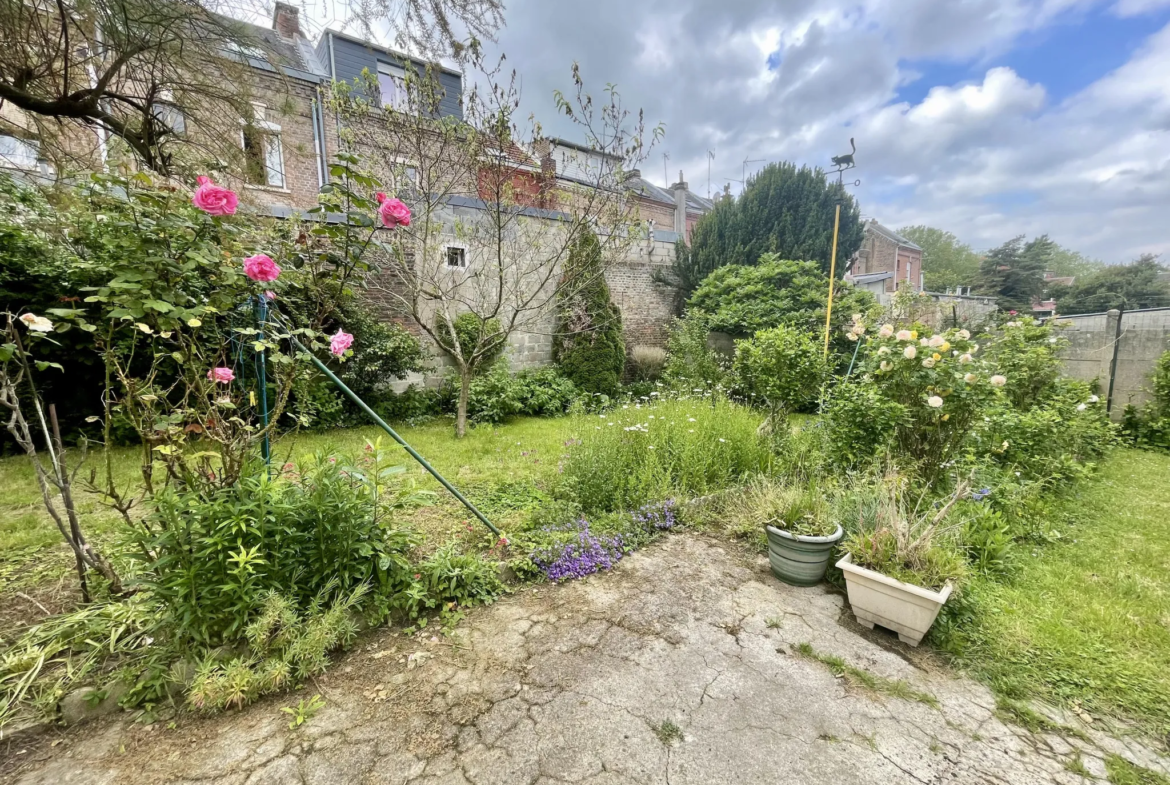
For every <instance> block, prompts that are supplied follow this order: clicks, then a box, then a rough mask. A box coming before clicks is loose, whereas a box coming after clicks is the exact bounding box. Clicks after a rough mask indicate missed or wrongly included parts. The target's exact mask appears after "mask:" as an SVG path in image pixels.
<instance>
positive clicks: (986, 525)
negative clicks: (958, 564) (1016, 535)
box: [955, 500, 1015, 575]
mask: <svg viewBox="0 0 1170 785" xmlns="http://www.w3.org/2000/svg"><path fill="white" fill-rule="evenodd" d="M955 514H956V516H957V517H959V518H962V519H963V524H962V529H961V530H960V534H959V542H960V543H961V544H962V547H963V549H964V550H965V551H966V552H967V562H968V563H969V564H970V565H971V566H972V567H973V568H974V569H975V570H977V571H978V572H981V573H983V574H985V575H1001V574H1003V573H1005V572H1007V569H1008V564H1009V559H1010V558H1011V553H1012V549H1013V547H1014V546H1015V541H1014V539H1013V537H1012V531H1011V525H1010V524H1009V523H1008V522H1007V520H1005V518H1004V515H1003V513H1001V512H999V511H998V510H995V509H993V508H992V506H991V505H990V504H987V503H983V502H977V501H970V500H964V501H961V502H959V503H958V504H956V505H955Z"/></svg>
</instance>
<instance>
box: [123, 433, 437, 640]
mask: <svg viewBox="0 0 1170 785" xmlns="http://www.w3.org/2000/svg"><path fill="white" fill-rule="evenodd" d="M395 471H401V469H400V468H399V467H388V466H387V465H386V463H385V458H384V456H382V455H381V452H380V450H378V449H373V450H371V451H369V452H367V454H366V455H365V456H364V457H363V459H362V460H361V461H359V462H357V463H356V464H347V463H343V462H341V461H339V460H337V459H336V458H333V457H325V456H317V457H316V458H314V459H313V460H311V461H310V462H309V463H308V464H307V465H305V466H302V467H300V471H299V473H298V472H296V471H292V470H291V467H290V471H288V472H286V473H284V474H281V475H278V476H276V477H273V478H269V476H268V473H267V472H266V471H264V470H263V468H262V467H253V470H252V471H247V472H244V474H243V476H242V477H241V479H240V481H239V482H238V483H237V484H236V485H235V486H232V487H226V488H220V489H217V490H213V491H207V492H202V493H199V492H193V491H186V492H184V491H179V490H175V489H173V488H170V489H166V490H164V491H163V492H161V493H160V494H159V495H158V497H157V498H156V509H155V510H154V512H153V513H151V515H149V516H148V518H147V521H146V523H147V526H148V528H149V533H143V534H142V535H141V536H140V545H141V546H142V550H143V553H144V554H149V555H150V558H149V560H148V562H147V564H146V575H145V577H144V582H145V583H146V584H147V585H148V586H149V587H150V588H151V589H152V590H153V593H154V595H155V596H156V597H157V598H158V600H159V601H160V602H161V603H162V605H163V606H164V607H165V608H166V611H167V615H168V620H169V623H170V624H171V625H172V626H173V631H174V635H175V636H176V639H178V640H181V641H187V642H191V643H195V644H203V645H209V646H214V645H219V644H221V643H230V642H234V641H238V640H240V639H241V637H242V636H243V634H244V630H245V628H246V626H247V624H248V622H249V621H250V619H251V616H252V613H253V612H254V611H255V610H256V609H257V608H258V607H259V605H260V603H261V602H262V599H263V598H264V597H266V596H268V595H269V594H270V593H272V592H276V593H277V594H280V595H281V596H284V597H287V598H289V600H290V601H292V602H293V603H295V605H296V607H297V608H298V609H300V610H303V609H307V608H309V607H311V606H313V605H314V604H316V606H321V605H322V604H329V603H331V602H333V601H334V600H336V599H337V598H338V597H344V596H348V595H349V594H351V593H352V592H354V591H356V590H357V589H358V588H359V587H362V586H368V587H369V588H370V589H371V590H372V593H373V595H375V596H377V597H379V598H380V599H381V600H382V601H383V602H384V603H385V607H386V608H387V609H389V608H390V607H393V606H394V603H395V601H396V599H397V597H398V595H399V594H400V593H401V592H403V591H405V589H406V588H407V586H408V585H409V584H410V575H411V568H410V563H409V561H408V560H407V554H408V553H409V551H410V549H411V548H413V547H414V545H415V539H414V536H413V535H412V534H411V532H410V531H409V530H407V529H404V528H399V527H395V526H394V525H392V523H391V520H390V518H389V513H390V512H391V511H392V510H393V508H394V507H396V506H401V505H402V504H405V503H409V502H410V501H413V500H414V498H415V497H414V496H413V495H411V494H409V492H408V491H406V490H396V489H395V488H394V487H392V486H388V485H387V483H388V482H389V480H390V478H391V476H392V475H393V474H394V473H395Z"/></svg>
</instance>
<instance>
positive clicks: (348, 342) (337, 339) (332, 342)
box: [329, 330, 353, 357]
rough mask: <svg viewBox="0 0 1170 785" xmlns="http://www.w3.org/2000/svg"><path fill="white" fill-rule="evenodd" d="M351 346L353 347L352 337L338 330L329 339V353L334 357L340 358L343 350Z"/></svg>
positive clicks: (343, 352)
mask: <svg viewBox="0 0 1170 785" xmlns="http://www.w3.org/2000/svg"><path fill="white" fill-rule="evenodd" d="M351 346H353V336H352V335H350V334H349V333H344V332H342V331H341V330H338V331H337V332H336V333H334V334H333V337H332V338H330V339H329V351H330V352H332V353H333V356H334V357H340V356H341V355H343V354H345V350H346V349H348V348H349V347H351Z"/></svg>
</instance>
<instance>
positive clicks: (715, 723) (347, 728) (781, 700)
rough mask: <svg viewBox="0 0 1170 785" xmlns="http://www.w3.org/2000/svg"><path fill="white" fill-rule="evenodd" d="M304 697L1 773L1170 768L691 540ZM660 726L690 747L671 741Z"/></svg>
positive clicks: (158, 779)
mask: <svg viewBox="0 0 1170 785" xmlns="http://www.w3.org/2000/svg"><path fill="white" fill-rule="evenodd" d="M776 620H779V626H778V627H776V626H775V625H776ZM770 621H771V623H770ZM803 642H807V643H810V644H811V645H812V646H813V647H814V648H815V649H816V650H817V651H818V652H821V653H824V654H833V655H837V656H840V657H842V658H844V659H845V660H846V661H847V662H848V663H849V664H850V665H852V666H854V667H857V668H863V669H865V670H868V671H870V672H872V673H874V674H877V675H880V676H884V677H886V678H890V679H903V680H905V681H907V682H909V683H910V684H911V685H913V687H914V688H915V689H917V690H921V691H923V692H927V693H930V694H931V695H934V696H935V697H936V698H937V700H938V708H937V709H935V708H931V707H929V706H927V705H924V704H923V703H920V702H914V701H904V700H899V699H894V698H888V697H882V696H879V695H873V694H868V693H865V692H861V691H858V690H857V689H854V688H853V687H851V686H850V684H849V682H848V680H844V679H838V678H835V677H834V676H833V675H832V674H831V673H830V672H829V670H828V669H827V668H825V667H824V666H823V665H821V664H820V663H817V662H814V661H811V660H808V659H805V658H802V657H800V656H797V655H796V654H795V653H794V647H795V646H796V645H797V644H799V643H803ZM420 651H422V652H426V653H427V654H430V655H431V656H430V657H425V656H424V657H419V656H417V653H418V652H420ZM411 655H416V656H414V657H413V658H412V657H411ZM304 692H305V693H308V694H312V693H315V692H320V693H322V694H323V695H324V697H325V698H326V700H327V705H326V706H325V708H323V709H322V710H321V711H320V712H319V713H317V714H316V716H314V717H313V718H312V719H311V720H310V721H309V722H308V723H307V724H306V725H304V726H302V728H301V729H299V730H296V731H290V730H289V729H288V727H287V717H286V715H284V714H281V713H280V711H279V709H280V707H281V706H283V705H289V704H290V703H295V702H296V700H297V699H298V698H299V697H301V696H300V695H299V694H294V695H285V696H278V697H275V698H272V699H268V700H264V701H261V702H259V703H257V704H255V705H253V706H250V707H248V708H246V709H244V710H243V711H240V712H234V713H229V714H223V715H219V716H213V717H190V716H185V717H181V718H180V719H179V721H178V723H177V726H176V727H174V728H164V727H161V724H155V725H154V726H149V727H143V726H141V725H134V724H131V723H130V722H129V721H128V720H126V719H125V718H122V719H117V720H109V721H106V722H104V723H100V724H92V725H89V726H84V727H81V728H78V729H75V730H70V731H68V732H65V733H63V734H62V735H60V736H59V737H57V738H56V739H54V740H53V741H55V742H56V744H55V745H53V746H50V740H48V739H46V740H43V741H41V742H38V743H30V745H29V746H28V747H27V748H25V749H23V750H21V749H19V748H16V749H13V748H9V749H6V750H0V755H6V756H8V757H9V760H8V762H7V764H6V765H5V766H3V767H2V768H0V770H3V771H5V772H6V774H5V775H4V776H3V779H4V781H5V782H14V783H19V785H56V783H77V784H79V785H81V784H84V785H97V784H99V783H119V785H123V784H125V785H138V784H139V783H141V784H143V785H145V784H146V783H189V784H190V785H195V783H201V784H204V785H262V784H264V783H274V784H275V783H282V784H283V783H303V785H316V784H317V783H346V784H347V785H359V783H371V784H372V783H386V784H387V785H391V784H392V785H422V784H423V783H435V784H436V785H438V783H449V784H451V785H456V784H458V785H488V784H489V783H509V784H511V783H525V784H535V783H583V784H588V785H611V784H612V785H617V784H618V783H662V784H663V785H687V783H694V784H695V785H699V784H703V785H706V784H707V783H723V782H734V783H736V785H750V784H751V783H769V784H772V783H826V784H827V783H844V782H882V783H943V782H946V783H1005V784H1006V783H1011V785H1026V784H1027V783H1050V782H1051V783H1070V784H1071V783H1079V782H1087V781H1088V780H1084V779H1082V778H1081V777H1080V776H1078V775H1076V774H1073V773H1072V772H1070V771H1068V770H1067V768H1066V765H1067V764H1068V763H1070V762H1071V761H1072V759H1073V757H1074V756H1078V755H1079V757H1080V759H1081V761H1082V762H1083V764H1084V765H1085V766H1086V767H1087V769H1088V770H1089V771H1090V772H1101V773H1103V766H1104V764H1103V762H1102V759H1103V757H1104V755H1105V754H1106V753H1107V752H1112V753H1115V754H1119V755H1122V756H1123V757H1125V758H1127V759H1129V760H1131V761H1132V762H1134V763H1136V764H1138V765H1142V766H1145V767H1147V768H1151V769H1154V770H1157V771H1161V772H1163V773H1170V761H1168V760H1167V759H1166V758H1164V757H1160V756H1159V755H1158V754H1157V753H1156V752H1154V751H1153V750H1152V749H1150V748H1148V747H1145V746H1143V745H1142V744H1141V743H1140V742H1138V741H1136V740H1134V739H1132V738H1115V737H1111V736H1107V735H1105V734H1104V733H1102V732H1100V731H1098V730H1095V729H1092V728H1087V729H1083V731H1084V732H1085V733H1086V734H1087V738H1089V739H1091V741H1090V742H1086V741H1084V740H1082V739H1078V738H1075V737H1073V738H1065V737H1062V736H1059V735H1056V734H1043V735H1039V736H1037V735H1033V734H1030V733H1028V732H1027V731H1025V730H1023V729H1021V728H1017V727H1014V726H1009V725H1005V724H1004V723H1002V722H1001V721H1000V720H999V719H998V718H997V717H996V715H995V712H994V700H993V698H992V696H991V695H990V694H989V693H988V691H987V690H986V689H985V688H983V687H982V686H979V685H977V684H975V683H974V682H971V681H969V680H966V679H962V678H958V677H956V676H955V675H954V674H952V673H950V672H948V671H947V670H946V669H945V668H944V667H942V666H941V665H939V664H938V663H937V662H936V661H935V659H934V658H933V657H932V655H931V654H930V653H929V652H927V651H922V652H918V651H911V650H909V649H907V648H905V647H904V646H902V645H901V644H899V643H897V642H896V639H894V638H893V637H892V636H889V635H886V634H883V633H881V632H880V631H879V632H877V633H874V632H869V631H866V630H863V629H862V628H861V627H859V626H858V625H856V624H855V623H854V622H853V620H852V616H851V614H849V612H848V610H847V608H845V606H844V600H843V598H842V597H841V596H840V595H839V594H837V593H834V592H832V591H830V590H828V589H827V588H825V587H818V588H812V589H796V588H792V587H789V586H785V585H783V584H780V583H779V582H777V581H776V580H775V579H773V578H772V577H771V575H770V574H769V573H768V571H767V566H766V562H764V561H763V560H758V559H754V558H750V557H744V556H743V555H742V554H740V553H739V552H738V551H736V550H734V549H733V548H729V547H726V546H724V545H722V544H720V543H719V542H716V541H714V540H710V539H706V538H702V537H696V536H673V537H669V538H667V539H666V540H665V541H663V542H662V543H660V544H659V545H656V546H654V547H652V548H649V549H647V550H645V551H642V552H640V553H637V554H634V555H632V556H630V557H628V558H626V559H623V560H622V562H621V564H620V566H619V567H618V569H616V570H615V571H614V572H612V573H610V574H606V575H599V576H594V577H592V578H590V579H588V580H584V581H578V582H575V583H572V584H568V585H564V586H541V587H537V588H535V589H533V588H527V589H524V590H523V591H521V592H518V593H517V594H515V595H512V596H510V597H508V598H507V599H505V600H503V601H501V602H499V603H497V604H496V605H494V606H492V607H489V608H484V609H481V610H477V611H475V612H474V613H471V614H469V618H468V619H467V620H466V621H465V622H464V623H463V624H462V625H461V627H460V628H459V629H458V630H457V631H456V634H455V635H454V636H453V637H452V638H449V639H438V640H436V639H429V640H420V639H417V638H406V637H403V636H401V635H396V634H394V633H393V632H391V631H383V632H378V633H374V634H372V635H371V636H368V637H367V638H365V639H363V641H362V645H361V646H359V647H358V648H356V649H355V650H354V651H351V652H350V653H348V654H347V655H346V656H345V657H343V658H342V659H341V661H340V662H339V663H337V664H336V666H335V667H334V668H333V669H331V671H330V673H329V674H328V676H326V677H323V678H320V679H318V681H317V683H316V684H310V685H307V686H306V687H305V690H304ZM667 720H669V721H670V722H672V723H674V724H675V725H677V726H678V727H679V728H680V729H681V730H682V734H683V738H682V740H681V741H675V742H673V743H671V744H664V743H663V742H661V741H660V740H659V738H658V736H657V735H656V733H655V729H656V728H657V727H659V726H660V725H661V724H662V723H663V722H664V721H667ZM1069 724H1072V722H1069Z"/></svg>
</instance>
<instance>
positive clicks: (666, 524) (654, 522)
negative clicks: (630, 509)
mask: <svg viewBox="0 0 1170 785" xmlns="http://www.w3.org/2000/svg"><path fill="white" fill-rule="evenodd" d="M674 507H675V505H674V499H667V500H666V501H664V502H662V503H661V504H647V505H646V506H644V507H642V508H640V509H639V510H638V511H637V512H635V513H634V514H633V515H634V521H635V522H637V523H640V524H642V525H643V526H645V527H646V528H647V529H655V530H658V531H669V530H670V529H673V528H674V524H675V518H674Z"/></svg>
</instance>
